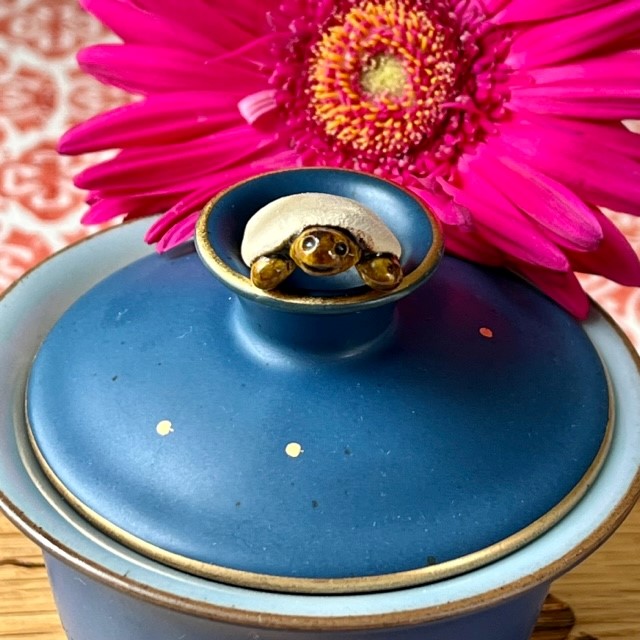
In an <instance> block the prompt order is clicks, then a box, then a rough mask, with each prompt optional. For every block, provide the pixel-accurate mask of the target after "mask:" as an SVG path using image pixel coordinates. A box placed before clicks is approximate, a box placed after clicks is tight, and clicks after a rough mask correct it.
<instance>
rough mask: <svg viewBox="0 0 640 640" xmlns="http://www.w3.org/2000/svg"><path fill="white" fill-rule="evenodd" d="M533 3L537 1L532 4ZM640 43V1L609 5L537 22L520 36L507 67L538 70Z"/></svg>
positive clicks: (626, 0) (609, 3)
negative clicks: (599, 51) (601, 51)
mask: <svg viewBox="0 0 640 640" xmlns="http://www.w3.org/2000/svg"><path fill="white" fill-rule="evenodd" d="M532 4H533V2H532ZM633 43H635V44H636V45H637V44H640V11H638V2H637V0H620V1H617V2H607V3H604V4H603V6H600V7H598V8H596V9H594V10H593V11H588V12H586V13H581V14H579V15H575V16H569V17H566V18H561V19H558V20H551V21H544V22H540V23H537V24H536V25H534V26H532V27H531V28H529V29H524V30H522V31H520V32H519V33H517V35H516V36H515V38H514V41H513V44H512V46H511V54H510V55H509V57H508V59H507V64H508V65H509V66H510V67H512V68H516V69H517V68H521V67H526V68H534V67H542V66H545V65H552V64H558V63H560V62H564V61H566V60H572V59H577V58H580V57H582V56H585V55H591V54H592V52H594V51H598V50H603V49H604V50H609V51H621V50H624V49H628V48H634V47H633Z"/></svg>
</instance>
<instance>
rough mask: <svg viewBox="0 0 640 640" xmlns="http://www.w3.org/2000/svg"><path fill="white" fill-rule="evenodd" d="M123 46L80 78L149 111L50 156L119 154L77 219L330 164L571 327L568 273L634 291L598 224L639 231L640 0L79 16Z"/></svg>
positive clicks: (270, 5) (168, 0)
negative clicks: (623, 222)
mask: <svg viewBox="0 0 640 640" xmlns="http://www.w3.org/2000/svg"><path fill="white" fill-rule="evenodd" d="M83 5H84V7H85V8H86V9H87V10H88V11H90V12H91V13H93V14H94V15H95V16H97V17H98V18H99V19H100V20H101V21H102V22H104V23H105V24H106V25H107V26H108V27H110V28H111V29H112V30H113V31H114V32H115V33H116V34H117V35H118V36H120V37H121V39H122V40H123V42H122V44H109V45H97V46H92V47H89V48H87V49H84V50H83V51H81V52H80V54H79V56H78V59H79V63H80V65H81V67H82V68H83V69H84V70H85V71H87V72H88V73H90V74H91V75H93V76H95V77H96V78H98V79H99V80H101V81H102V82H105V83H108V84H111V85H115V86H117V87H121V88H123V89H125V90H127V91H129V92H131V93H134V94H139V95H140V96H142V98H141V99H140V100H139V101H137V102H134V103H132V104H129V105H126V106H123V107H120V108H118V109H115V110H113V111H110V112H108V113H104V114H101V115H98V116H96V117H95V118H93V119H91V120H89V121H88V122H85V123H83V124H81V125H79V126H77V127H75V128H74V129H72V130H71V131H69V132H68V133H67V134H66V135H65V136H64V137H63V138H62V140H61V142H60V150H61V151H62V152H63V153H68V154H79V153H85V152H91V151H98V150H104V149H110V148H112V149H120V151H119V153H118V154H117V155H116V156H115V157H114V158H113V159H111V160H108V161H106V162H102V163H100V164H97V165H95V166H93V167H90V168H89V169H87V170H85V171H84V172H82V173H81V174H79V175H78V176H76V184H77V185H78V186H79V187H81V188H83V189H87V190H88V191H89V197H88V202H89V204H90V208H89V210H88V212H87V214H86V215H85V217H84V221H85V222H87V223H97V222H102V221H104V220H107V219H110V218H113V217H115V216H119V215H125V216H128V217H137V216H142V215H148V214H152V213H157V212H164V215H163V216H162V217H161V218H160V219H159V220H158V221H157V222H156V223H155V224H154V225H153V226H152V227H151V229H150V231H149V233H148V236H147V240H148V241H149V242H152V243H155V242H157V243H158V248H159V249H160V250H161V251H162V250H166V249H169V248H171V247H173V246H175V245H176V244H179V243H182V242H184V241H186V240H188V239H190V238H191V236H192V234H193V231H194V226H195V220H196V218H197V216H198V212H199V210H200V209H201V208H202V206H203V205H204V204H205V203H206V202H207V201H208V200H209V199H210V198H211V197H212V196H214V195H215V194H216V193H217V192H218V191H220V190H221V189H222V188H224V187H227V186H229V185H230V184H233V183H235V182H237V181H238V180H241V179H244V178H247V177H250V176H252V175H255V174H256V173H259V172H262V171H266V170H272V169H277V168H286V167H294V166H337V167H346V168H353V169H359V170H363V171H367V172H372V173H374V174H377V175H381V176H384V177H387V178H390V179H392V180H394V181H396V182H398V183H400V184H402V185H404V186H405V187H407V188H409V189H411V190H412V191H413V192H414V193H415V194H416V195H418V196H419V197H420V198H422V199H424V200H425V201H426V202H427V203H428V204H429V205H430V206H431V207H432V208H433V210H434V211H435V212H436V213H437V215H438V216H439V217H440V219H441V221H442V223H443V225H444V229H445V238H446V245H447V248H448V250H449V251H451V252H453V253H455V254H457V255H460V256H463V257H465V258H469V259H472V260H476V261H480V262H482V263H486V264H490V265H501V266H505V267H507V268H510V269H512V270H515V271H517V272H519V273H520V274H521V275H523V276H524V277H525V278H527V279H528V280H530V281H532V282H533V283H534V284H536V285H537V286H538V287H540V288H541V289H542V290H543V291H545V292H546V293H547V294H549V295H550V296H552V297H554V298H555V299H556V300H557V301H558V302H559V303H560V304H562V305H564V306H565V307H566V308H567V309H569V310H570V311H571V312H572V313H574V314H575V315H577V316H580V317H584V316H585V315H586V313H587V310H588V300H587V297H586V295H585V294H584V292H583V291H582V288H581V286H580V284H579V281H578V280H577V279H576V277H575V274H574V272H575V271H583V272H591V273H598V274H601V275H604V276H606V277H608V278H611V279H614V280H616V281H618V282H620V283H622V284H627V285H634V286H635V285H640V264H639V262H638V258H637V256H636V255H635V253H634V252H633V250H632V249H631V247H630V246H629V244H628V243H627V242H626V240H625V239H624V237H623V236H622V234H621V233H620V232H619V231H618V230H617V229H616V228H615V227H614V225H613V224H612V223H611V222H610V221H609V219H608V218H607V217H606V216H605V215H604V214H603V213H602V212H601V211H600V209H599V207H608V208H611V209H615V210H618V211H623V212H626V213H632V214H640V144H639V142H640V138H638V136H637V135H636V134H634V133H632V132H630V131H629V130H628V129H627V128H625V126H624V125H623V123H622V121H623V120H625V119H635V118H640V0H608V1H607V0H539V1H537V2H532V1H531V0H234V1H233V2H221V1H219V0H189V2H187V3H176V2H174V1H173V0H83Z"/></svg>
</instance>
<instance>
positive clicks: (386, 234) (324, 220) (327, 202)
mask: <svg viewBox="0 0 640 640" xmlns="http://www.w3.org/2000/svg"><path fill="white" fill-rule="evenodd" d="M314 226H322V227H338V228H340V229H344V230H346V231H348V232H349V233H350V234H351V235H352V236H353V237H354V239H355V240H356V242H358V244H359V245H360V247H361V248H362V249H364V250H365V251H368V252H371V253H391V254H393V255H394V256H396V257H398V258H399V257H400V255H401V252H402V249H401V247H400V243H399V242H398V240H397V238H396V237H395V236H394V235H393V233H392V232H391V230H390V229H389V228H388V227H387V226H386V225H385V223H384V222H383V221H382V220H381V219H380V218H379V217H378V216H377V215H376V214H375V213H374V212H373V211H371V209H368V208H367V207H365V206H364V205H362V204H360V203H359V202H357V201H356V200H352V199H350V198H344V197H342V196H334V195H330V194H328V193H298V194H294V195H290V196H285V197H283V198H278V199H277V200H274V201H273V202H270V203H269V204H267V205H265V206H264V207H262V208H261V209H259V210H258V211H257V212H256V213H255V214H254V215H253V216H252V217H251V219H250V220H249V222H247V226H246V228H245V232H244V237H243V240H242V247H241V253H242V259H243V260H244V262H245V264H246V265H247V266H251V264H252V263H253V262H254V261H255V260H256V259H258V258H259V257H260V256H264V255H270V254H273V253H277V252H279V251H281V250H282V249H285V248H288V245H289V244H290V242H291V240H292V239H293V238H295V237H296V236H297V235H298V234H299V233H300V232H302V231H303V230H304V229H306V228H307V227H314Z"/></svg>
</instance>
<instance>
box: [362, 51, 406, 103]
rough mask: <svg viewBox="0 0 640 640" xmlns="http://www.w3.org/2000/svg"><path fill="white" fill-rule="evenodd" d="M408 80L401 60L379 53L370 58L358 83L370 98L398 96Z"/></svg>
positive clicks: (402, 91)
mask: <svg viewBox="0 0 640 640" xmlns="http://www.w3.org/2000/svg"><path fill="white" fill-rule="evenodd" d="M408 80H409V77H408V75H407V72H406V71H405V69H404V65H403V64H402V61H401V60H399V59H398V58H395V57H393V56H390V55H381V56H377V57H375V58H372V59H371V61H370V62H369V65H368V66H367V68H365V69H364V71H363V72H362V76H361V78H360V84H361V85H362V88H363V89H364V91H365V93H367V94H369V96H370V97H372V98H383V97H393V98H399V97H400V96H401V95H402V94H403V93H404V91H405V89H406V87H407V83H408Z"/></svg>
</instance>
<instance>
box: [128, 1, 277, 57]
mask: <svg viewBox="0 0 640 640" xmlns="http://www.w3.org/2000/svg"><path fill="white" fill-rule="evenodd" d="M136 4H138V5H139V6H141V7H142V8H144V9H146V10H147V11H148V12H149V13H155V14H158V15H160V16H162V17H163V18H164V19H166V20H168V21H169V22H174V23H175V24H177V25H184V26H185V27H187V28H188V29H189V30H190V31H192V32H193V33H194V34H199V35H200V37H202V38H206V39H209V40H215V41H216V42H217V43H218V44H219V45H221V46H222V47H223V48H224V49H234V48H235V47H237V46H239V45H241V44H242V43H243V42H246V41H247V40H250V39H251V38H253V37H254V36H255V35H256V34H257V33H261V32H264V31H266V30H267V28H268V24H267V19H266V12H265V11H264V9H262V10H261V6H260V5H261V4H262V5H263V4H264V3H261V2H255V3H252V5H253V6H249V5H248V3H247V1H246V0H244V1H243V0H233V1H232V2H227V3H222V2H215V3H211V2H207V0H187V1H186V2H184V3H183V2H175V0H136ZM272 5H275V3H272ZM276 6H277V5H276ZM243 8H244V9H245V10H246V11H247V12H248V15H249V16H250V17H251V18H252V20H251V21H248V20H246V19H245V20H238V19H232V18H231V17H230V16H231V15H233V14H234V13H235V12H236V11H241V10H242V9H243Z"/></svg>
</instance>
